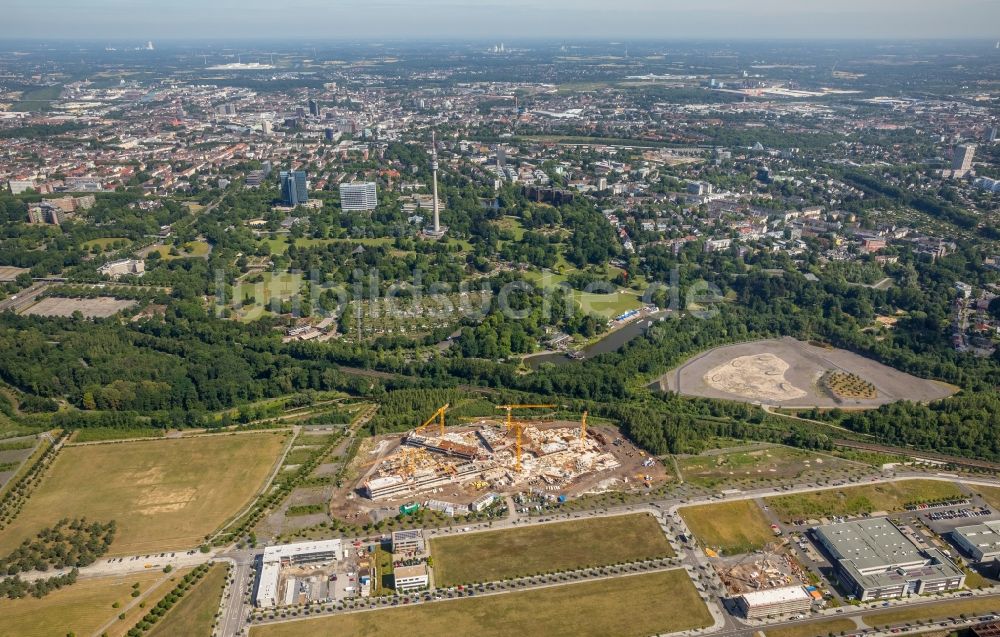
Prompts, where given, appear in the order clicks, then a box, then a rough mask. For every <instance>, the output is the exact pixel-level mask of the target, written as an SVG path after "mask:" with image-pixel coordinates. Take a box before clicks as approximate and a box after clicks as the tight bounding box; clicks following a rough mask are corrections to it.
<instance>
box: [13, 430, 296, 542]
mask: <svg viewBox="0 0 1000 637" xmlns="http://www.w3.org/2000/svg"><path fill="white" fill-rule="evenodd" d="M286 436H287V433H286V432H280V433H279V432H266V433H265V432H261V433H252V434H239V435H224V434H216V435H210V436H199V437H193V438H178V439H164V440H147V441H137V442H123V443H109V444H96V445H84V446H79V447H66V448H64V449H63V450H62V451H60V452H59V455H58V456H57V457H56V459H55V461H54V462H53V464H52V467H51V468H50V469H49V471H48V473H47V474H46V477H45V478H44V479H43V480H42V483H41V485H40V486H39V487H38V489H37V491H36V492H35V493H34V494H33V495H32V496H31V497H30V498H29V499H28V501H27V503H26V504H25V506H24V510H23V511H22V512H21V514H20V515H18V516H17V518H15V520H14V522H13V523H11V525H10V526H9V527H8V528H7V529H5V530H4V531H3V533H0V553H7V552H9V551H10V550H11V549H13V548H14V547H16V546H17V545H18V544H20V542H21V541H23V540H24V539H26V538H29V537H31V536H33V535H34V534H35V533H37V532H38V531H39V530H41V529H42V528H45V527H48V526H51V525H52V524H54V523H55V522H57V521H58V520H59V519H61V518H64V517H68V518H75V517H86V518H88V519H91V520H98V521H109V520H115V521H116V522H117V523H118V532H117V534H116V535H115V541H114V543H113V544H112V546H111V554H112V555H127V554H133V553H142V552H152V551H154V550H155V551H157V552H162V551H173V550H177V549H186V548H191V547H194V546H197V545H198V544H200V543H201V542H202V541H203V540H204V536H205V535H207V534H209V533H211V532H212V531H213V530H215V529H216V527H218V526H219V525H221V524H222V523H223V522H224V521H225V520H226V519H227V518H229V517H230V516H232V515H235V514H236V513H237V512H238V511H239V510H240V509H241V508H242V507H243V506H244V505H246V504H247V503H248V502H249V501H250V499H251V498H252V497H253V496H254V495H255V494H256V492H257V490H258V489H259V488H260V487H261V486H263V483H264V481H265V480H266V478H267V476H268V474H269V473H270V471H271V469H272V468H273V466H274V464H275V461H276V459H277V458H278V456H279V455H280V452H281V449H282V445H283V443H284V441H285V440H286Z"/></svg>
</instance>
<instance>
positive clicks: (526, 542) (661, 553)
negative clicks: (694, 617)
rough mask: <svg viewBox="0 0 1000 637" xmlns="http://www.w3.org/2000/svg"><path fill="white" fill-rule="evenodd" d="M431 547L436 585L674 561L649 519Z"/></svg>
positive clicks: (537, 529)
mask: <svg viewBox="0 0 1000 637" xmlns="http://www.w3.org/2000/svg"><path fill="white" fill-rule="evenodd" d="M430 548H431V555H433V556H434V581H435V583H436V584H437V585H438V586H453V585H455V584H467V583H470V582H491V581H497V580H501V579H508V578H511V577H519V576H522V575H534V574H536V573H547V572H553V571H567V570H572V569H576V568H583V567H586V566H602V565H606V564H615V563H617V562H626V561H635V560H640V559H643V558H652V557H666V556H673V550H672V549H671V548H670V544H669V543H668V542H667V539H666V537H665V536H664V535H663V530H662V529H661V528H660V525H659V523H658V522H657V521H656V520H655V519H653V517H652V516H651V515H648V514H640V515H623V516H616V517H607V518H591V519H586V520H574V521H572V522H558V523H554V524H536V525H533V526H527V527H524V528H520V529H509V530H503V531H488V532H485V533H469V534H467V535H455V536H451V537H444V538H435V539H432V540H431V546H430Z"/></svg>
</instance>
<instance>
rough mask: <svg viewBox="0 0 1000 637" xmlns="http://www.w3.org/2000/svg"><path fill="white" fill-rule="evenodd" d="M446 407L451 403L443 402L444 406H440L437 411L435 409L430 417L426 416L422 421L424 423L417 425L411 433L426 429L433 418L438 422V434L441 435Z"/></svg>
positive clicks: (432, 421) (442, 433)
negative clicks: (439, 432) (439, 431)
mask: <svg viewBox="0 0 1000 637" xmlns="http://www.w3.org/2000/svg"><path fill="white" fill-rule="evenodd" d="M448 407H451V405H450V404H445V406H444V407H441V408H440V409H438V410H437V411H435V412H434V414H433V415H432V416H431V417H430V418H428V419H427V420H426V421H424V424H422V425H420V426H419V427H417V428H416V429H414V430H413V433H415V434H418V433H420V432H421V431H423V430H424V429H426V428H427V427H429V426H430V425H432V424H433V423H434V421H435V420H437V421H438V424H439V426H440V428H441V434H440V435H442V436H443V435H444V412H446V411H448Z"/></svg>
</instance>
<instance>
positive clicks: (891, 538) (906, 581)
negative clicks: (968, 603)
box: [813, 518, 965, 600]
mask: <svg viewBox="0 0 1000 637" xmlns="http://www.w3.org/2000/svg"><path fill="white" fill-rule="evenodd" d="M813 534H814V535H815V536H816V539H817V540H818V541H819V543H820V544H821V545H822V546H823V548H825V549H826V551H827V552H828V553H829V554H830V556H831V557H832V558H833V561H834V564H835V565H836V567H837V572H838V573H839V574H840V580H841V583H842V584H843V585H844V586H845V587H846V588H847V589H848V590H849V592H850V593H851V594H852V595H854V596H855V597H857V598H858V599H860V600H866V599H881V598H886V597H902V596H904V595H910V594H918V595H921V594H926V593H935V592H938V591H946V590H952V589H955V588H961V587H962V586H963V585H964V584H965V572H964V571H962V569H960V568H959V567H958V566H956V565H955V564H954V562H952V561H951V560H950V559H948V557H947V556H945V554H944V553H942V552H941V551H938V550H937V549H928V550H926V551H921V550H920V549H919V548H918V547H917V546H916V545H915V544H913V542H911V541H910V540H909V539H907V538H906V537H905V536H904V535H903V534H902V533H901V532H900V531H899V529H897V528H896V527H895V526H894V525H893V524H892V523H891V522H889V520H887V519H885V518H874V519H870V520H860V521H856V522H843V523H841V524H828V525H826V526H819V527H815V528H814V529H813Z"/></svg>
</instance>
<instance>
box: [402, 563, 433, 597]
mask: <svg viewBox="0 0 1000 637" xmlns="http://www.w3.org/2000/svg"><path fill="white" fill-rule="evenodd" d="M393 578H394V579H395V584H396V590H397V591H400V592H406V591H412V590H414V589H417V588H427V586H428V584H429V582H430V578H429V577H428V575H427V565H426V564H417V565H415V566H400V567H398V568H396V569H394V570H393Z"/></svg>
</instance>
